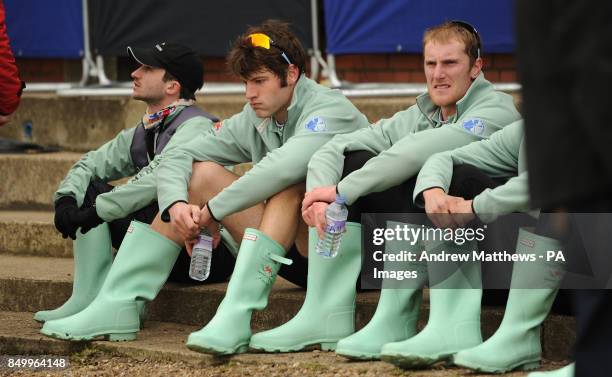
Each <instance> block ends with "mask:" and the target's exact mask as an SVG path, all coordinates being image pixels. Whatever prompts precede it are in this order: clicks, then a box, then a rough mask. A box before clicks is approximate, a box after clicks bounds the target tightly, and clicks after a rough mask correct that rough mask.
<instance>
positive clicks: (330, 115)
mask: <svg viewBox="0 0 612 377" xmlns="http://www.w3.org/2000/svg"><path fill="white" fill-rule="evenodd" d="M305 60H306V54H305V52H304V50H303V48H302V46H301V44H300V42H299V40H298V39H297V37H296V36H295V35H294V34H293V33H292V32H291V31H290V29H289V26H288V24H286V23H283V22H279V21H273V20H272V21H266V22H264V23H262V24H261V25H259V26H256V27H251V28H249V29H248V30H247V32H246V33H245V34H244V35H242V36H240V37H239V38H238V39H237V40H236V41H235V43H234V45H233V47H232V49H231V51H230V53H229V55H228V57H227V62H228V66H229V68H230V69H231V71H232V72H233V73H234V74H235V75H236V76H238V77H240V78H241V79H242V80H243V81H244V83H245V86H246V98H247V100H248V103H247V104H246V105H245V106H244V108H243V110H242V112H240V113H238V114H236V115H234V116H232V117H231V118H229V119H226V120H224V121H222V122H218V123H217V124H216V125H215V126H216V128H217V129H218V133H217V134H216V135H215V136H214V137H213V138H209V137H206V136H197V137H194V139H193V140H192V141H190V142H189V143H185V145H184V146H183V147H182V148H180V150H179V151H175V152H176V153H172V154H169V155H168V156H166V157H165V158H164V159H163V160H161V161H160V164H159V166H158V167H157V168H156V169H155V176H156V178H157V196H158V203H159V208H160V215H159V216H157V217H156V218H155V220H154V221H153V223H152V225H151V229H152V230H154V231H156V232H157V233H156V236H157V238H158V239H159V240H160V242H159V243H158V244H157V245H156V246H155V250H156V252H155V253H154V252H152V251H151V250H150V248H151V247H152V246H148V245H147V247H148V249H145V250H143V248H144V247H145V245H143V244H142V242H141V241H140V240H141V238H143V237H146V236H149V235H148V234H147V233H148V232H145V230H143V229H140V227H134V228H133V230H132V231H131V233H129V234H128V236H126V238H125V240H124V242H123V244H122V245H121V250H120V253H121V251H123V249H125V252H126V253H136V254H138V255H139V256H140V271H145V270H149V269H151V266H155V268H154V269H151V272H150V273H149V272H147V274H149V275H150V276H149V278H150V280H151V281H155V282H158V281H159V282H162V283H163V281H164V280H165V278H166V276H167V274H168V270H169V266H165V265H164V266H161V263H160V260H162V259H163V258H165V257H163V258H162V256H163V255H174V256H175V257H176V255H177V254H178V253H179V252H180V249H181V245H182V244H183V243H186V244H187V246H188V249H189V251H191V247H192V245H193V243H194V241H195V240H196V239H197V237H198V236H199V234H200V229H201V228H206V229H207V230H208V231H209V232H210V233H211V234H212V235H213V238H214V240H215V244H216V243H217V242H218V240H219V224H223V226H224V230H227V231H228V232H229V233H230V234H231V235H232V236H233V238H234V239H235V240H240V239H242V242H241V245H240V250H239V252H238V256H237V259H236V265H235V269H234V271H233V274H232V278H231V280H230V283H229V286H228V288H227V293H226V296H225V298H224V300H223V302H222V303H221V305H220V307H219V309H218V310H217V314H216V315H215V316H214V318H213V319H212V320H211V321H210V322H209V323H208V325H207V326H206V327H205V328H203V329H202V330H200V331H198V332H195V333H193V334H191V335H190V336H189V339H188V341H187V346H188V347H189V348H191V349H194V350H197V351H202V352H209V353H215V354H232V353H237V352H244V351H245V350H246V348H247V346H248V344H249V340H250V337H251V328H250V323H251V313H252V311H253V310H256V309H259V310H261V309H263V308H265V306H266V304H267V298H268V294H269V292H270V290H271V287H272V284H273V283H274V281H275V278H276V275H277V273H279V269H280V270H281V271H280V275H281V276H284V277H286V278H287V279H288V280H290V281H292V282H294V283H296V284H298V285H301V286H304V285H305V281H306V271H305V268H306V264H305V262H304V261H303V260H304V257H302V256H301V255H300V253H303V254H306V253H307V246H306V245H307V237H306V235H307V228H306V226H305V224H304V223H303V222H301V223H300V220H301V216H300V203H301V200H302V197H303V195H304V191H305V180H306V171H307V165H308V161H309V160H310V157H311V156H312V154H313V153H314V152H315V151H316V150H317V149H319V148H320V147H321V146H322V145H323V144H325V143H326V142H327V141H329V140H330V139H331V138H332V137H333V136H334V135H336V134H339V133H346V132H351V131H354V130H356V129H359V128H363V127H366V126H367V124H368V122H367V119H366V118H365V116H364V115H363V114H361V113H360V112H359V111H358V110H357V108H355V106H354V105H353V104H351V102H350V101H348V99H346V97H344V96H343V95H342V94H341V93H340V92H339V91H336V90H331V89H329V88H326V87H323V86H321V85H318V84H317V83H315V82H314V81H312V80H310V79H308V78H307V77H306V76H305V74H304V70H305ZM194 162H195V163H194ZM246 162H252V163H253V167H252V169H251V170H250V171H248V172H247V173H246V174H245V175H243V176H242V177H238V176H237V175H235V174H233V173H231V172H229V171H228V170H227V169H225V168H224V165H233V164H238V163H246ZM103 199H104V198H102V200H100V205H103V206H104V207H105V208H107V209H108V208H111V207H112V205H113V203H112V202H111V201H105V200H103ZM146 231H149V229H146ZM160 254H161V256H160ZM286 255H287V257H290V258H291V259H289V258H286V257H285V256H286ZM216 258H217V254H216V253H213V258H212V265H213V266H214V265H215V263H216V262H215V259H216ZM292 260H293V261H294V263H293V265H291V264H292ZM295 262H297V263H295ZM281 264H284V265H285V266H283V268H282V269H281V268H280V267H281ZM296 264H297V265H298V266H297V267H296V266H295V265H296ZM164 268H165V270H164ZM153 272H155V274H156V275H155V276H153ZM124 281H127V282H128V283H129V279H126V280H124ZM129 284H132V283H129ZM129 284H128V285H129ZM117 286H119V287H121V289H123V285H119V284H118V283H117ZM159 286H161V284H152V283H151V284H150V287H149V286H143V287H140V288H139V289H140V291H139V292H138V293H139V295H140V296H143V295H144V296H145V297H147V298H149V297H151V298H152V297H154V296H155V295H156V294H157V290H158V289H159ZM126 305H127V304H126ZM117 307H119V306H117ZM107 314H108V315H110V314H111V313H109V312H107ZM124 326H125V324H124V323H117V325H116V326H109V327H108V328H107V329H105V333H104V334H105V335H111V334H113V333H116V332H124V331H125V332H132V333H133V332H135V331H137V330H136V329H135V328H133V327H132V328H129V329H127V330H125V329H124ZM58 330H64V331H65V332H66V330H67V331H74V330H75V329H71V328H67V329H66V328H64V329H58Z"/></svg>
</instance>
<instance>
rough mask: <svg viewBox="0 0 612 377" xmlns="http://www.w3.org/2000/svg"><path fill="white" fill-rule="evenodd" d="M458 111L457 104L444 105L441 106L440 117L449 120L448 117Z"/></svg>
mask: <svg viewBox="0 0 612 377" xmlns="http://www.w3.org/2000/svg"><path fill="white" fill-rule="evenodd" d="M456 112H457V105H452V106H442V107H441V108H440V118H442V120H443V121H446V120H448V118H450V117H452V116H453V115H455V113H456Z"/></svg>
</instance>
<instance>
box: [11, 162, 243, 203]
mask: <svg viewBox="0 0 612 377" xmlns="http://www.w3.org/2000/svg"><path fill="white" fill-rule="evenodd" d="M82 155H83V154H82V153H75V152H54V153H37V154H0V177H3V179H2V180H0V210H2V209H4V210H6V209H16V210H52V209H53V204H52V203H53V194H54V193H55V191H56V190H57V188H58V187H59V184H60V183H61V181H62V180H63V179H64V177H65V176H66V174H67V173H68V170H70V168H71V167H72V165H74V163H75V162H76V161H78V160H79V159H80V158H81V156H82ZM250 166H251V164H240V165H237V166H235V167H234V172H235V173H236V174H239V175H241V174H244V172H245V171H246V170H248V169H249V168H250ZM126 181H127V178H124V179H121V180H118V181H115V182H111V184H122V183H125V182H126Z"/></svg>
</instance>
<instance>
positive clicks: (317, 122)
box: [304, 116, 327, 132]
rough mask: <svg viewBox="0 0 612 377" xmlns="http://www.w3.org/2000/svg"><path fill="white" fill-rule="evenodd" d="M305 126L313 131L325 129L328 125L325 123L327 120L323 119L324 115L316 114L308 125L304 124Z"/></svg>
mask: <svg viewBox="0 0 612 377" xmlns="http://www.w3.org/2000/svg"><path fill="white" fill-rule="evenodd" d="M304 128H306V129H307V130H310V131H312V132H321V131H325V130H326V129H327V126H326V125H325V120H323V117H320V116H316V117H313V118H311V119H310V120H309V121H308V122H306V126H304Z"/></svg>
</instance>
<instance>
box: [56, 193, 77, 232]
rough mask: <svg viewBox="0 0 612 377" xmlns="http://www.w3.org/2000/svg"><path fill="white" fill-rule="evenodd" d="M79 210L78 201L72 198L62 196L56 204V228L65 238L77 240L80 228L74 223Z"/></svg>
mask: <svg viewBox="0 0 612 377" xmlns="http://www.w3.org/2000/svg"><path fill="white" fill-rule="evenodd" d="M78 210H79V207H77V202H76V199H75V198H73V197H72V196H62V197H61V198H59V199H58V200H57V202H55V218H54V222H55V228H56V229H57V230H58V231H59V232H60V233H61V234H62V237H64V238H68V237H70V238H72V239H73V240H74V239H75V238H76V231H77V228H78V226H77V225H76V224H74V222H73V221H72V217H73V215H74V213H76V212H77V211H78Z"/></svg>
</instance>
